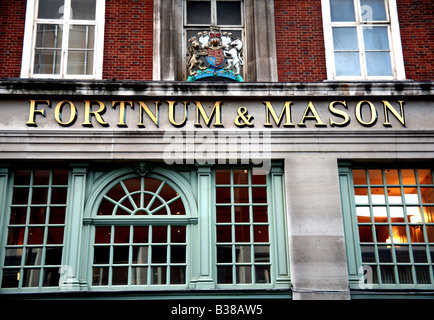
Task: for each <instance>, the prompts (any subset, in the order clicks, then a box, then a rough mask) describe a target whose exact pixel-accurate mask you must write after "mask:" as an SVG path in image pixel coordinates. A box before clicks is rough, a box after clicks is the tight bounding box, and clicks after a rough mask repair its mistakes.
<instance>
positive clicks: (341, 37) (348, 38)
mask: <svg viewBox="0 0 434 320" xmlns="http://www.w3.org/2000/svg"><path fill="white" fill-rule="evenodd" d="M333 46H334V49H335V50H347V51H349V50H351V51H357V50H359V45H358V44H357V29H356V28H352V27H344V28H333Z"/></svg>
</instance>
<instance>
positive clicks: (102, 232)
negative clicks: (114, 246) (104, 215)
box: [95, 227, 111, 243]
mask: <svg viewBox="0 0 434 320" xmlns="http://www.w3.org/2000/svg"><path fill="white" fill-rule="evenodd" d="M110 237H111V227H96V228H95V243H110Z"/></svg>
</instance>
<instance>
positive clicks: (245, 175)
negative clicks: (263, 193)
mask: <svg viewBox="0 0 434 320" xmlns="http://www.w3.org/2000/svg"><path fill="white" fill-rule="evenodd" d="M248 183H249V171H248V170H234V184H248Z"/></svg>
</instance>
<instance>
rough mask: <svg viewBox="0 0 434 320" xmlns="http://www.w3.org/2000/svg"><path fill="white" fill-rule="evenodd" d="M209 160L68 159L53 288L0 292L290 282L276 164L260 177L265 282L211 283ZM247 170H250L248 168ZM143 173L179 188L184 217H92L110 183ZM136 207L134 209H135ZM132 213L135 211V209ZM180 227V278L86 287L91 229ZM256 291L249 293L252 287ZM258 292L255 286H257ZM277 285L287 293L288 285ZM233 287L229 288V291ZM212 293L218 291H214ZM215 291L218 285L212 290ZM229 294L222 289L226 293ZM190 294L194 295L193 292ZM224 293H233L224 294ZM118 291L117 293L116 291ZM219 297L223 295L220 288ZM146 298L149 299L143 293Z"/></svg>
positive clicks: (0, 177) (3, 175) (0, 219)
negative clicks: (169, 163) (117, 162)
mask: <svg viewBox="0 0 434 320" xmlns="http://www.w3.org/2000/svg"><path fill="white" fill-rule="evenodd" d="M216 168H217V167H214V166H208V165H197V166H186V167H181V166H179V167H159V166H158V165H153V166H149V165H147V164H146V165H145V166H143V167H142V168H138V167H136V166H129V167H123V168H120V169H114V170H113V169H109V168H107V171H104V170H105V168H104V167H102V168H98V169H97V170H96V169H95V167H94V166H93V165H92V164H91V163H75V164H71V165H70V169H69V184H68V200H67V209H66V218H65V226H64V227H65V231H64V240H63V255H62V262H61V264H62V265H61V267H60V268H59V272H60V281H59V286H52V287H29V288H0V293H2V294H8V293H18V292H20V293H40V294H42V293H44V292H45V293H47V292H59V293H60V292H63V293H67V292H78V291H80V292H81V291H86V292H95V293H97V292H103V291H112V292H114V293H116V292H118V293H122V292H127V291H134V290H146V291H150V292H164V291H167V290H170V291H173V290H177V291H179V294H180V295H183V294H186V295H188V296H191V293H189V292H190V291H191V290H201V291H203V292H207V294H208V295H210V296H212V292H213V290H215V289H220V290H224V289H226V290H235V291H236V290H243V289H249V291H250V292H252V294H253V296H262V295H263V291H261V290H263V289H286V290H289V288H290V277H289V261H288V252H287V250H288V248H287V241H288V239H287V231H286V214H285V208H286V206H285V189H284V172H283V168H282V167H281V166H279V165H276V166H272V170H271V172H270V173H269V174H268V176H267V183H266V186H267V195H268V199H269V200H268V205H269V219H270V220H269V228H270V230H269V237H270V239H269V242H270V248H271V249H270V265H271V281H270V283H267V284H253V283H251V284H248V283H246V284H232V285H223V286H222V285H219V284H218V283H217V267H216V242H215V239H216V235H215V232H216V231H215V226H216V219H215V214H216V213H215V206H214V205H213V203H214V201H215V169H216ZM247 169H249V170H250V168H249V167H247ZM13 175H14V169H12V168H8V167H4V168H0V195H1V196H2V197H1V198H0V210H1V211H2V214H1V215H0V227H1V230H2V243H6V240H7V227H8V222H9V215H10V203H11V201H12V189H13ZM142 176H146V177H149V178H155V179H159V180H161V181H164V182H165V183H167V184H169V185H170V186H171V187H172V188H173V189H174V190H175V191H176V192H177V193H179V195H180V197H181V199H182V201H183V205H184V207H185V212H186V214H185V215H173V214H171V215H135V214H131V215H121V216H118V215H98V208H99V205H100V203H101V201H102V199H103V198H104V195H105V194H107V192H108V191H109V190H111V189H112V188H113V187H114V186H116V185H117V184H118V183H119V182H120V181H124V180H126V179H129V178H134V177H142ZM136 211H137V210H136ZM136 211H135V212H136ZM171 225H173V226H174V225H177V226H185V227H186V228H187V232H186V235H187V236H186V237H187V238H186V247H187V251H186V252H187V253H186V264H185V266H186V272H185V276H186V282H185V284H176V285H169V284H160V285H143V286H141V285H140V286H131V285H123V286H115V285H113V286H102V287H98V286H92V264H93V259H94V257H93V246H94V245H93V243H94V238H95V228H96V227H102V226H154V227H155V226H171ZM130 244H131V243H130ZM0 259H1V260H0V267H1V269H0V279H1V277H2V272H3V269H4V268H3V264H4V261H5V249H4V247H3V248H0ZM255 290H256V291H255ZM258 290H259V291H258ZM286 290H283V291H279V292H286V293H285V294H286V295H287V291H286ZM235 291H234V292H235ZM216 292H217V291H216ZM219 292H220V296H222V292H223V291H219ZM228 292H229V291H228ZM193 295H194V294H193ZM227 295H228V296H233V295H232V294H231V293H228V294H227ZM118 296H119V295H118ZM223 296H224V294H223ZM147 298H150V297H149V296H147Z"/></svg>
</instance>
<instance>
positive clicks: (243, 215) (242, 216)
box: [234, 206, 250, 222]
mask: <svg viewBox="0 0 434 320" xmlns="http://www.w3.org/2000/svg"><path fill="white" fill-rule="evenodd" d="M234 210H235V222H249V221H250V214H249V211H250V210H249V207H248V206H243V207H238V206H236V207H235V208H234Z"/></svg>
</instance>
